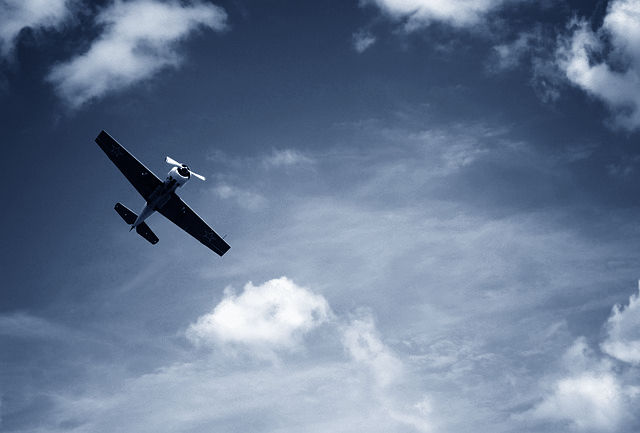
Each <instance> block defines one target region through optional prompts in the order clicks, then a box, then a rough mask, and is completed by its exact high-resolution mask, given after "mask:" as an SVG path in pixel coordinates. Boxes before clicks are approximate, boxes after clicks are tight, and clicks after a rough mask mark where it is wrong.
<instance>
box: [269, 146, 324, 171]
mask: <svg viewBox="0 0 640 433" xmlns="http://www.w3.org/2000/svg"><path fill="white" fill-rule="evenodd" d="M263 162H264V164H265V165H266V166H267V167H287V166H294V165H303V164H311V163H313V159H312V158H311V157H309V156H307V155H305V154H303V153H302V152H300V151H298V150H296V149H277V150H274V151H273V152H272V153H271V154H270V155H268V156H266V157H265V158H264V160H263Z"/></svg>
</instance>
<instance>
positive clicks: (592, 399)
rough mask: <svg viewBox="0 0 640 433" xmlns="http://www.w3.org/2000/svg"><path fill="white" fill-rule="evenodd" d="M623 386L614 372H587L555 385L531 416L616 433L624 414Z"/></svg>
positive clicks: (579, 427)
mask: <svg viewBox="0 0 640 433" xmlns="http://www.w3.org/2000/svg"><path fill="white" fill-rule="evenodd" d="M623 410H624V408H623V396H622V389H621V386H620V383H619V382H618V380H617V378H616V377H615V376H614V375H613V374H611V373H602V374H593V373H584V374H582V375H579V376H573V377H567V378H564V379H561V380H559V381H558V382H556V384H555V387H554V390H553V392H552V394H551V395H549V396H548V397H547V398H546V399H545V400H544V401H543V402H542V403H541V404H540V405H538V406H537V407H536V409H535V410H534V411H533V413H532V415H533V416H534V417H538V418H544V419H550V420H558V421H563V420H568V421H570V422H571V423H572V425H573V426H574V427H575V428H576V429H578V430H604V431H613V430H614V429H615V428H616V427H617V426H618V423H619V420H620V418H621V415H622V413H623Z"/></svg>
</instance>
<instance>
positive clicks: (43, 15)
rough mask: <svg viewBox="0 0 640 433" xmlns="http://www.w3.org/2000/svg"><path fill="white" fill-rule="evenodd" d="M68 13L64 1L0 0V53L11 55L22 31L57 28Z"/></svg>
mask: <svg viewBox="0 0 640 433" xmlns="http://www.w3.org/2000/svg"><path fill="white" fill-rule="evenodd" d="M68 13H69V11H68V8H67V1H66V0H0V53H1V54H2V55H3V56H7V55H8V54H10V53H11V51H12V50H13V48H14V46H15V42H16V38H17V37H18V34H19V33H20V31H21V30H22V29H24V28H27V27H31V28H50V27H58V26H60V25H61V24H62V23H63V22H64V20H65V19H66V18H67V16H68Z"/></svg>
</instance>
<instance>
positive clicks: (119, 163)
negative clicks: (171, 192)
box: [96, 131, 162, 200]
mask: <svg viewBox="0 0 640 433" xmlns="http://www.w3.org/2000/svg"><path fill="white" fill-rule="evenodd" d="M96 143H98V146H100V148H101V149H102V150H104V153H106V154H107V156H108V157H109V159H110V160H111V161H112V162H113V163H114V164H115V165H116V167H118V168H119V169H120V171H121V172H122V174H124V176H125V177H126V178H127V179H128V180H129V182H131V184H132V185H133V186H134V187H135V189H137V190H138V192H139V193H140V195H142V197H144V199H145V200H146V199H148V198H149V196H150V195H151V193H152V192H153V191H154V190H155V189H156V188H157V187H158V185H160V184H161V183H162V181H161V180H160V179H159V178H158V176H156V175H155V174H153V172H152V171H151V170H149V169H148V168H147V167H145V166H144V164H142V163H141V162H140V161H138V160H137V159H136V158H135V156H133V155H132V154H130V153H129V152H128V151H127V149H125V148H124V147H123V146H122V145H121V144H120V143H118V142H117V141H116V140H114V139H113V138H112V137H111V136H110V135H109V134H107V133H106V132H104V131H102V132H100V134H99V135H98V136H97V137H96Z"/></svg>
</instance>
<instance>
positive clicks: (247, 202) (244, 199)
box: [213, 183, 267, 210]
mask: <svg viewBox="0 0 640 433" xmlns="http://www.w3.org/2000/svg"><path fill="white" fill-rule="evenodd" d="M213 192H214V193H215V194H216V195H217V196H218V197H220V198H221V199H225V200H226V199H232V200H234V201H235V202H236V203H238V205H240V206H241V207H243V208H245V209H248V210H256V209H260V208H261V207H263V206H264V205H265V204H266V202H267V200H266V199H265V198H264V197H263V196H262V195H260V194H258V193H255V192H252V191H247V190H244V189H242V188H238V187H236V186H233V185H229V184H227V183H221V184H218V185H216V187H215V188H214V189H213Z"/></svg>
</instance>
